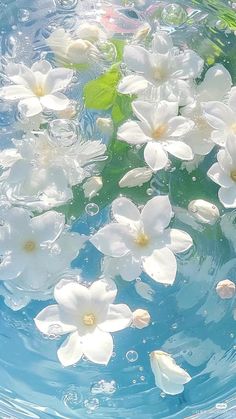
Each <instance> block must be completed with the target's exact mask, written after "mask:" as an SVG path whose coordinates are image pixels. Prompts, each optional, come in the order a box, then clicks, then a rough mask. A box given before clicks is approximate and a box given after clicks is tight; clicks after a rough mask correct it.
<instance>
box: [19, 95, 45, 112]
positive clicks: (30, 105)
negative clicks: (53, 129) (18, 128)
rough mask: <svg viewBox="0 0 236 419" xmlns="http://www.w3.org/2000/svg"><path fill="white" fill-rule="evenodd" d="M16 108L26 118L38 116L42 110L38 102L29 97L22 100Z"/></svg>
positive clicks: (35, 98) (34, 98) (36, 99)
mask: <svg viewBox="0 0 236 419" xmlns="http://www.w3.org/2000/svg"><path fill="white" fill-rule="evenodd" d="M18 107H19V108H20V110H21V112H22V113H23V114H24V115H25V116H27V117H31V116H34V115H38V114H39V113H40V112H42V110H43V108H42V106H41V104H40V100H39V99H38V98H37V97H29V98H27V99H22V100H21V101H20V102H19V104H18Z"/></svg>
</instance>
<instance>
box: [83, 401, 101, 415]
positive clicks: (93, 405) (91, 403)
mask: <svg viewBox="0 0 236 419" xmlns="http://www.w3.org/2000/svg"><path fill="white" fill-rule="evenodd" d="M84 407H86V409H88V410H90V411H92V412H93V411H94V410H96V409H97V408H98V407H99V400H98V399H96V398H95V397H94V398H92V399H87V400H85V401H84Z"/></svg>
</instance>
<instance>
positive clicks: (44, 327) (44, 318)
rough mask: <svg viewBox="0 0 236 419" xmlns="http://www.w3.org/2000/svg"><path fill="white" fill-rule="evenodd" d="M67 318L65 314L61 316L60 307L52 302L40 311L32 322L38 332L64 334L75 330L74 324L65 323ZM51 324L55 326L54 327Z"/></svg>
mask: <svg viewBox="0 0 236 419" xmlns="http://www.w3.org/2000/svg"><path fill="white" fill-rule="evenodd" d="M67 320H68V319H66V318H65V316H64V317H63V313H62V311H61V310H60V307H59V306H58V305H57V304H54V305H50V306H48V307H46V308H44V309H43V310H42V311H40V313H39V314H38V315H37V316H36V317H35V319H34V322H35V324H36V326H37V328H38V329H39V330H40V332H42V333H44V334H45V335H50V334H54V335H64V334H66V333H71V332H74V331H75V330H76V327H75V325H73V324H70V323H67ZM53 326H55V327H54V329H53Z"/></svg>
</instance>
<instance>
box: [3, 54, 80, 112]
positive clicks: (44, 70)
mask: <svg viewBox="0 0 236 419" xmlns="http://www.w3.org/2000/svg"><path fill="white" fill-rule="evenodd" d="M6 74H7V76H8V78H9V80H11V81H12V82H13V83H14V85H11V86H4V87H2V88H1V89H0V98H1V99H6V100H13V101H19V106H20V109H21V111H22V112H23V113H24V114H25V115H26V116H29V117H30V116H34V115H37V114H39V113H40V112H42V110H43V109H44V108H47V109H52V110H55V111H60V110H63V109H65V108H66V107H67V106H68V104H69V99H67V97H66V96H65V95H64V94H63V93H61V92H60V91H61V90H63V89H65V87H67V86H68V85H69V83H70V82H71V79H72V76H73V71H72V70H69V69H66V68H54V69H53V68H52V66H51V64H50V63H49V62H48V61H44V60H43V61H39V62H36V63H34V64H33V65H32V67H31V69H30V68H28V67H26V66H25V65H24V64H13V63H11V64H8V65H7V67H6Z"/></svg>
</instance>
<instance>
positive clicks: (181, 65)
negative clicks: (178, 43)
mask: <svg viewBox="0 0 236 419" xmlns="http://www.w3.org/2000/svg"><path fill="white" fill-rule="evenodd" d="M174 65H175V68H176V71H175V73H174V74H175V76H178V77H179V78H182V79H195V78H196V77H198V76H200V74H201V72H202V69H203V66H204V61H203V59H202V58H201V57H200V56H199V55H198V54H197V53H196V52H194V51H192V50H186V51H184V52H183V53H182V54H179V55H176V56H175V60H174Z"/></svg>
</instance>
